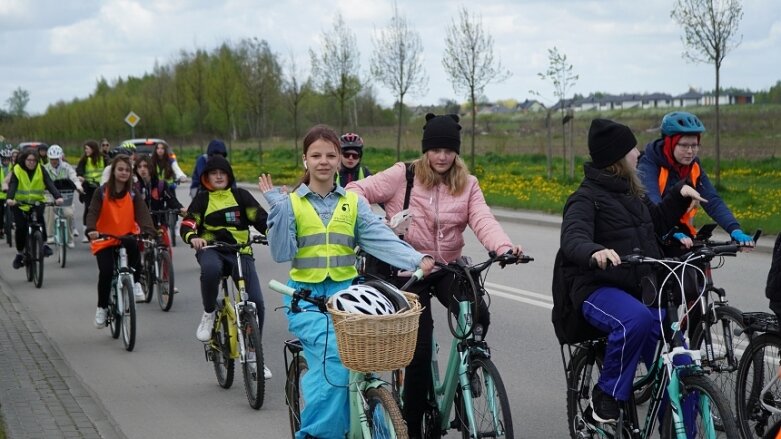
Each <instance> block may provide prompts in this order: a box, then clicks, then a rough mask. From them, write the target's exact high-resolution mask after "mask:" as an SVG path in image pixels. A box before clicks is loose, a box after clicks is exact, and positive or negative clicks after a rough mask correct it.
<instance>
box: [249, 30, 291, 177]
mask: <svg viewBox="0 0 781 439" xmlns="http://www.w3.org/2000/svg"><path fill="white" fill-rule="evenodd" d="M240 48H241V49H240V51H241V56H240V59H241V77H242V80H243V82H244V87H245V89H246V90H247V110H248V113H247V120H248V122H249V132H250V135H251V136H252V137H255V138H257V139H258V159H259V160H260V163H261V164H262V163H263V141H262V139H263V136H264V135H266V134H267V133H266V126H267V125H268V119H269V113H270V112H271V109H272V108H273V107H274V106H275V105H274V104H275V102H276V101H278V100H279V96H280V92H281V90H280V89H281V86H282V66H281V65H280V64H279V61H278V60H277V56H276V55H275V54H274V53H273V52H272V51H271V48H270V47H269V45H268V43H267V42H266V41H265V40H258V39H257V38H252V39H246V40H242V42H241V44H240Z"/></svg>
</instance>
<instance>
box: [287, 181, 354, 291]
mask: <svg viewBox="0 0 781 439" xmlns="http://www.w3.org/2000/svg"><path fill="white" fill-rule="evenodd" d="M290 203H291V204H292V207H293V214H294V216H295V219H296V236H297V240H298V252H297V253H296V256H295V257H294V258H293V266H292V268H291V269H290V278H291V279H293V280H294V281H297V282H308V283H317V282H322V281H324V280H325V279H326V278H329V277H330V278H331V279H332V280H334V281H337V282H338V281H344V280H349V279H353V278H355V277H356V276H358V270H356V269H355V251H354V250H353V249H354V248H355V223H356V220H357V218H358V195H356V194H355V193H352V192H347V195H346V196H341V197H339V202H338V203H337V207H336V209H335V210H334V213H333V215H332V216H331V221H329V222H328V226H325V225H323V221H322V220H321V219H320V216H319V215H318V214H317V212H316V211H315V209H314V207H312V205H311V204H310V203H309V201H308V200H307V199H306V198H305V197H299V196H298V195H296V194H295V193H292V194H290Z"/></svg>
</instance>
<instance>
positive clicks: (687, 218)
mask: <svg viewBox="0 0 781 439" xmlns="http://www.w3.org/2000/svg"><path fill="white" fill-rule="evenodd" d="M669 175H670V170H669V169H667V168H665V167H664V166H662V167H661V168H659V195H661V196H664V190H665V189H667V177H669ZM689 176H690V177H691V180H692V186H694V187H695V188H696V187H697V181H698V180H699V179H700V165H699V163H694V164H692V170H691V172H690V173H689ZM695 215H697V208H696V207H694V208H692V209H689V210H688V211H687V212H686V213H684V214H683V215H682V216H681V223H682V224H684V225H686V227H687V228H688V229H689V234H690V235H691V236H696V235H697V229H695V228H694V216H695Z"/></svg>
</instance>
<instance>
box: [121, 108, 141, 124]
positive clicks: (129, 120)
mask: <svg viewBox="0 0 781 439" xmlns="http://www.w3.org/2000/svg"><path fill="white" fill-rule="evenodd" d="M140 120H141V116H139V115H137V114H136V113H134V112H132V111H131V112H130V113H128V114H127V116H125V123H126V124H128V125H130V126H131V127H135V126H136V125H138V122H139V121H140Z"/></svg>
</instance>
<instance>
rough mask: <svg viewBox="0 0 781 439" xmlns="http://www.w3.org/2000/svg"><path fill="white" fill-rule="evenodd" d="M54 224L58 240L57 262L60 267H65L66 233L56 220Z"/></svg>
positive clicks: (66, 252) (66, 254) (66, 253)
mask: <svg viewBox="0 0 781 439" xmlns="http://www.w3.org/2000/svg"><path fill="white" fill-rule="evenodd" d="M55 224H56V226H57V227H56V228H57V230H56V231H55V233H56V234H57V237H58V238H57V239H58V240H59V242H58V243H57V262H58V263H59V264H60V268H65V262H66V261H67V259H68V235H67V234H66V231H65V230H64V228H63V227H61V226H60V224H62V223H60V222H57V223H55ZM66 226H67V224H66Z"/></svg>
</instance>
